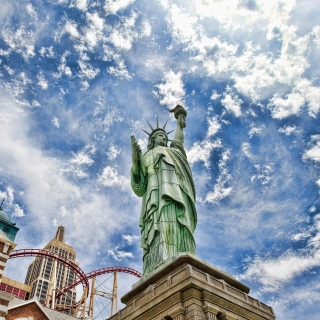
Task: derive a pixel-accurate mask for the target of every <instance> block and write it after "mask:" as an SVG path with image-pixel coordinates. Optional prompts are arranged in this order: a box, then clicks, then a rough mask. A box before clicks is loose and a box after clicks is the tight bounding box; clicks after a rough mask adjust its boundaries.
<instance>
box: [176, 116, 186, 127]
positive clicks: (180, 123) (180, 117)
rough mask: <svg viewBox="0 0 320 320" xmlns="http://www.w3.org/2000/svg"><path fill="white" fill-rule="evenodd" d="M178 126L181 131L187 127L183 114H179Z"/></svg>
mask: <svg viewBox="0 0 320 320" xmlns="http://www.w3.org/2000/svg"><path fill="white" fill-rule="evenodd" d="M178 124H179V125H180V127H181V129H183V128H185V127H186V126H187V124H186V117H185V115H184V114H180V115H179V117H178Z"/></svg>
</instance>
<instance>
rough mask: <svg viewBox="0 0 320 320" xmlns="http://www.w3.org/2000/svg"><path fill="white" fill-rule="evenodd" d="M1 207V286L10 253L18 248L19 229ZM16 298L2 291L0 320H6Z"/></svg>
mask: <svg viewBox="0 0 320 320" xmlns="http://www.w3.org/2000/svg"><path fill="white" fill-rule="evenodd" d="M2 210H3V209H2V204H1V206H0V284H1V282H2V276H3V272H4V269H5V267H6V265H7V260H8V259H9V255H10V253H11V252H12V251H13V249H14V248H15V247H16V245H17V244H16V243H14V240H15V237H16V234H17V232H18V230H19V228H17V227H16V225H15V223H12V222H11V221H10V219H9V217H8V215H7V214H6V213H5V212H3V211H2ZM13 298H14V295H12V294H11V293H8V292H4V291H0V320H4V319H5V317H6V314H7V312H8V304H9V302H10V301H11V300H12V299H13Z"/></svg>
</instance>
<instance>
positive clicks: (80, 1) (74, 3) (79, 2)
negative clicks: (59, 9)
mask: <svg viewBox="0 0 320 320" xmlns="http://www.w3.org/2000/svg"><path fill="white" fill-rule="evenodd" d="M87 6H88V1H87V0H71V3H70V7H71V8H72V7H76V8H77V9H79V10H82V11H86V10H87Z"/></svg>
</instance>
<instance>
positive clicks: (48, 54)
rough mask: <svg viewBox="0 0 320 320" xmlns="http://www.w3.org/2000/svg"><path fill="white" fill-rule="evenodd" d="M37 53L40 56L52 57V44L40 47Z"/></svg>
mask: <svg viewBox="0 0 320 320" xmlns="http://www.w3.org/2000/svg"><path fill="white" fill-rule="evenodd" d="M39 53H40V55H41V57H46V58H54V57H55V53H54V52H53V46H50V47H41V49H40V50H39Z"/></svg>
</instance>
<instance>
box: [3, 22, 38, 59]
mask: <svg viewBox="0 0 320 320" xmlns="http://www.w3.org/2000/svg"><path fill="white" fill-rule="evenodd" d="M3 40H4V41H5V42H6V44H7V45H8V46H9V47H10V49H11V50H12V51H14V52H17V53H19V54H21V55H22V57H23V58H24V59H25V60H28V59H29V58H31V57H33V56H34V55H35V52H34V47H35V44H34V43H35V41H34V35H33V32H32V31H31V30H26V29H25V27H24V26H21V27H20V28H18V29H17V30H16V32H12V31H11V30H8V29H4V31H3Z"/></svg>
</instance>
